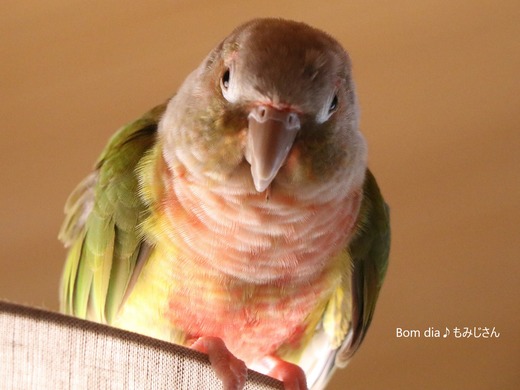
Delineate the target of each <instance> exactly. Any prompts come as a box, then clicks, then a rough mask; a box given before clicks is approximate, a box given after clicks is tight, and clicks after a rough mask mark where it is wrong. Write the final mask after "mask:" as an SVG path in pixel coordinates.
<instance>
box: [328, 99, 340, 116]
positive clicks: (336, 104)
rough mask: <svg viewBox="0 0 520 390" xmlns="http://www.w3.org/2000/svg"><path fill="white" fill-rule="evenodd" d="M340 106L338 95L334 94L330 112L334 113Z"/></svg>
mask: <svg viewBox="0 0 520 390" xmlns="http://www.w3.org/2000/svg"><path fill="white" fill-rule="evenodd" d="M337 108H338V95H334V97H333V98H332V101H331V102H330V106H329V114H332V113H333V112H334V111H336V109H337Z"/></svg>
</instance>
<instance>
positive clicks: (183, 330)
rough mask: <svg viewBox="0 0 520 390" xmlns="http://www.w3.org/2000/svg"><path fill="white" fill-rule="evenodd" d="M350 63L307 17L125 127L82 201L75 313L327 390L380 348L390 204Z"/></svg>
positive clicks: (212, 60)
mask: <svg viewBox="0 0 520 390" xmlns="http://www.w3.org/2000/svg"><path fill="white" fill-rule="evenodd" d="M367 161H368V158H367V142H366V141H365V138H364V136H363V135H362V133H361V131H360V128H359V107H358V101H357V96H356V92H355V85H354V81H353V75H352V64H351V59H350V56H349V54H347V52H346V50H345V49H343V47H342V46H341V44H340V43H339V42H338V41H337V40H336V39H334V38H333V37H332V36H330V35H329V34H328V33H326V32H324V31H322V30H319V29H317V28H315V27H312V26H310V25H308V24H306V23H303V22H297V21H292V20H286V19H281V18H260V19H254V20H251V21H249V22H246V23H244V24H242V25H240V26H239V27H237V28H236V29H235V30H233V31H232V32H231V34H230V35H228V36H227V37H226V38H224V39H223V40H222V41H221V42H220V43H219V44H218V45H217V46H216V47H215V48H214V49H213V50H212V51H211V52H210V53H209V54H208V55H207V57H206V58H204V59H203V61H202V62H201V63H200V65H199V66H198V67H197V68H195V70H194V71H192V73H190V74H189V75H188V76H187V77H186V79H185V81H184V82H183V83H182V84H181V85H180V87H179V88H178V89H177V92H176V93H175V94H173V97H171V98H170V99H168V100H167V101H166V102H164V103H163V104H160V105H158V106H156V107H154V108H152V109H151V110H150V111H148V112H147V113H145V114H144V115H143V116H142V117H141V118H139V119H137V120H135V121H133V122H131V123H129V124H128V125H126V126H123V127H122V128H120V129H119V130H118V131H117V132H116V133H115V134H114V135H113V136H112V138H110V140H109V142H108V143H107V145H106V147H105V149H104V150H103V152H102V153H101V155H100V157H99V159H98V160H97V162H96V164H95V167H94V169H93V171H92V172H91V173H90V174H88V175H87V176H86V178H85V179H84V180H83V181H81V182H80V183H79V185H78V186H77V187H76V189H75V190H74V191H73V192H72V193H71V194H70V196H69V198H68V199H67V202H66V204H65V219H64V222H63V225H62V227H61V230H60V232H59V238H60V240H61V241H62V242H63V243H64V245H65V247H66V248H67V256H66V261H65V265H64V270H63V274H62V280H61V287H60V309H61V311H62V312H64V313H66V314H69V315H73V316H76V317H79V318H83V319H87V320H91V321H96V322H100V323H104V324H108V325H110V326H114V327H118V328H122V329H126V330H128V331H131V332H136V333H141V334H144V335H147V336H150V337H154V338H158V339H161V340H165V341H167V342H171V343H175V344H179V345H183V346H186V347H189V348H193V349H195V350H198V351H201V352H204V353H206V354H208V356H209V360H210V363H211V366H212V368H213V369H214V371H215V373H216V375H217V377H218V378H220V379H221V380H222V383H223V387H224V388H225V389H240V388H243V386H244V383H245V380H246V376H247V369H248V368H250V369H254V370H257V371H259V372H261V373H264V374H266V375H270V376H272V377H274V378H276V379H279V380H280V381H282V382H283V384H284V386H285V388H286V389H307V388H311V389H321V388H324V387H325V386H326V384H327V383H328V381H329V380H330V378H331V376H332V374H333V373H334V372H335V370H336V368H337V367H344V366H345V365H346V364H347V363H348V362H349V361H350V359H351V358H352V356H353V354H354V353H355V352H356V351H357V349H358V348H359V346H360V344H361V342H362V341H363V339H364V337H365V334H366V332H367V329H368V327H369V325H370V323H371V321H372V317H373V314H374V310H375V305H376V301H377V299H378V296H379V292H380V289H381V287H382V284H383V280H384V277H385V274H386V270H387V265H388V257H389V249H390V219H389V207H388V205H387V204H386V202H385V200H384V199H383V196H382V194H381V191H380V189H379V186H378V184H377V182H376V180H375V177H374V175H373V174H372V172H371V171H370V170H369V168H368V162H367Z"/></svg>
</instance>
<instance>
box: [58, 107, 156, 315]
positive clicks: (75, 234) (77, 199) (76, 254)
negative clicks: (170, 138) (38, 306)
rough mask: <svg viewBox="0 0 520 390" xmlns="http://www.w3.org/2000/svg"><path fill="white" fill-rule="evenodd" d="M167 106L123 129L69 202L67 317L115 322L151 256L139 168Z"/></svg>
mask: <svg viewBox="0 0 520 390" xmlns="http://www.w3.org/2000/svg"><path fill="white" fill-rule="evenodd" d="M165 107H166V105H165V104H163V105H161V106H158V107H155V108H154V109H152V110H151V111H150V112H148V113H147V114H145V115H144V116H143V117H142V118H140V119H139V120H137V121H135V122H133V123H131V124H129V125H127V126H125V127H123V128H121V129H120V130H119V131H118V132H117V133H116V134H115V135H114V136H113V137H112V138H111V139H110V141H109V143H108V145H107V146H106V148H105V150H104V151H103V153H102V154H101V157H100V158H99V160H98V162H97V164H96V169H95V171H94V172H93V173H91V174H90V175H89V176H87V178H85V180H83V181H82V182H81V183H80V184H79V185H78V187H77V188H76V189H75V190H74V191H73V192H72V194H71V195H70V197H69V199H68V200H67V203H66V205H65V213H66V218H65V221H64V223H63V225H62V228H61V231H60V234H59V238H60V240H62V241H63V242H64V243H65V245H66V246H67V247H69V252H68V255H67V260H66V263H65V268H64V272H63V276H62V284H61V310H62V311H63V312H65V313H67V314H71V315H74V316H77V317H80V318H89V319H92V320H94V321H98V322H107V323H110V322H111V321H112V319H113V318H114V315H115V314H116V313H117V311H118V309H119V308H120V305H121V303H122V301H123V299H124V297H125V293H126V290H127V287H128V285H129V281H130V280H131V278H132V275H133V273H134V272H135V271H136V270H137V269H139V264H138V263H141V262H142V261H144V260H145V258H146V254H147V253H148V252H149V251H148V248H146V246H147V244H146V243H144V242H143V239H142V237H141V236H140V233H139V226H140V223H141V222H142V221H143V219H145V218H146V216H147V208H146V206H145V205H144V204H143V202H142V200H141V198H140V197H139V194H138V192H139V188H138V186H139V183H138V179H137V176H136V166H137V165H138V163H139V161H140V160H141V158H142V157H143V156H144V155H145V153H146V152H147V151H148V150H149V149H150V148H151V147H152V146H153V145H154V143H155V140H156V133H157V124H158V122H159V120H160V117H161V115H162V114H163V112H164V110H165Z"/></svg>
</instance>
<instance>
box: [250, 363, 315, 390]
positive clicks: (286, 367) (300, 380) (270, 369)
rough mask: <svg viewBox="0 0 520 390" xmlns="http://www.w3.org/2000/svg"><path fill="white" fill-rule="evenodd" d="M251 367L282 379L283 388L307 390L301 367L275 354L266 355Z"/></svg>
mask: <svg viewBox="0 0 520 390" xmlns="http://www.w3.org/2000/svg"><path fill="white" fill-rule="evenodd" d="M251 368H252V369H253V370H256V371H258V372H261V373H262V374H265V375H269V376H270V377H273V378H275V379H278V380H280V381H282V382H283V384H284V387H285V390H307V378H306V377H305V372H304V371H303V370H302V369H301V367H300V366H297V365H296V364H293V363H289V362H286V361H285V360H282V359H280V358H279V357H277V356H266V357H264V358H262V359H261V360H259V361H258V362H256V363H254V364H253V365H252V366H251Z"/></svg>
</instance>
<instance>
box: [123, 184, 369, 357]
mask: <svg viewBox="0 0 520 390" xmlns="http://www.w3.org/2000/svg"><path fill="white" fill-rule="evenodd" d="M195 195H197V196H195ZM202 195H204V196H201V194H198V193H195V192H194V191H191V192H189V191H188V190H186V191H184V192H183V193H180V190H179V189H177V191H176V192H174V191H170V192H169V196H166V198H165V199H164V200H163V203H162V204H163V209H162V210H161V212H160V213H157V217H156V220H154V221H153V222H154V223H153V224H150V225H149V226H150V227H149V229H150V230H149V231H148V232H147V233H148V234H149V236H150V237H152V236H153V237H154V240H155V243H154V251H153V254H152V256H151V258H150V259H149V261H148V264H147V265H146V266H145V267H144V269H143V271H142V274H141V276H140V278H139V281H138V283H137V285H136V286H135V288H134V292H133V293H132V296H130V299H129V301H128V303H127V310H125V313H129V314H127V315H126V317H129V316H131V317H132V318H133V320H132V321H133V323H134V325H133V330H135V331H141V332H143V333H146V334H150V335H152V336H156V337H160V338H163V339H168V340H170V341H174V342H177V343H184V344H189V341H190V339H195V338H197V337H200V336H217V337H221V338H222V339H224V341H225V342H226V345H227V346H228V348H229V349H230V350H231V352H233V353H235V354H236V355H237V356H239V357H240V358H242V359H244V360H246V361H252V360H254V359H255V358H258V357H259V356H265V355H268V354H272V353H274V352H276V351H277V350H278V349H279V348H282V347H284V346H288V347H289V348H290V347H294V346H297V345H298V344H299V343H300V342H301V341H302V337H303V335H304V333H305V330H306V329H307V327H309V326H315V325H316V316H319V314H320V311H321V310H323V307H324V305H325V303H326V300H327V298H328V296H329V295H330V293H331V291H332V290H333V289H334V288H335V287H336V286H337V283H339V280H340V275H341V272H340V270H339V269H338V263H337V262H336V260H335V259H336V258H337V257H338V256H337V255H338V254H339V253H340V252H341V251H342V250H343V248H344V247H345V245H346V243H347V242H348V240H349V239H350V236H351V234H352V231H353V226H354V224H355V221H356V218H357V213H358V210H359V204H360V199H361V193H360V192H358V191H355V192H353V193H352V194H351V195H350V196H347V197H346V198H343V199H341V200H338V201H337V202H330V203H329V204H320V205H319V206H317V205H313V204H305V205H299V204H297V203H296V202H292V201H291V200H276V199H271V200H270V201H269V203H268V202H266V200H265V197H262V196H257V197H254V198H252V199H229V198H228V199H223V198H222V197H219V196H213V195H212V194H208V193H205V194H202ZM145 230H146V229H145ZM140 291H141V292H140ZM145 297H146V299H145ZM138 318H139V320H137V319H138ZM121 322H124V321H121ZM127 323H128V322H127Z"/></svg>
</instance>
